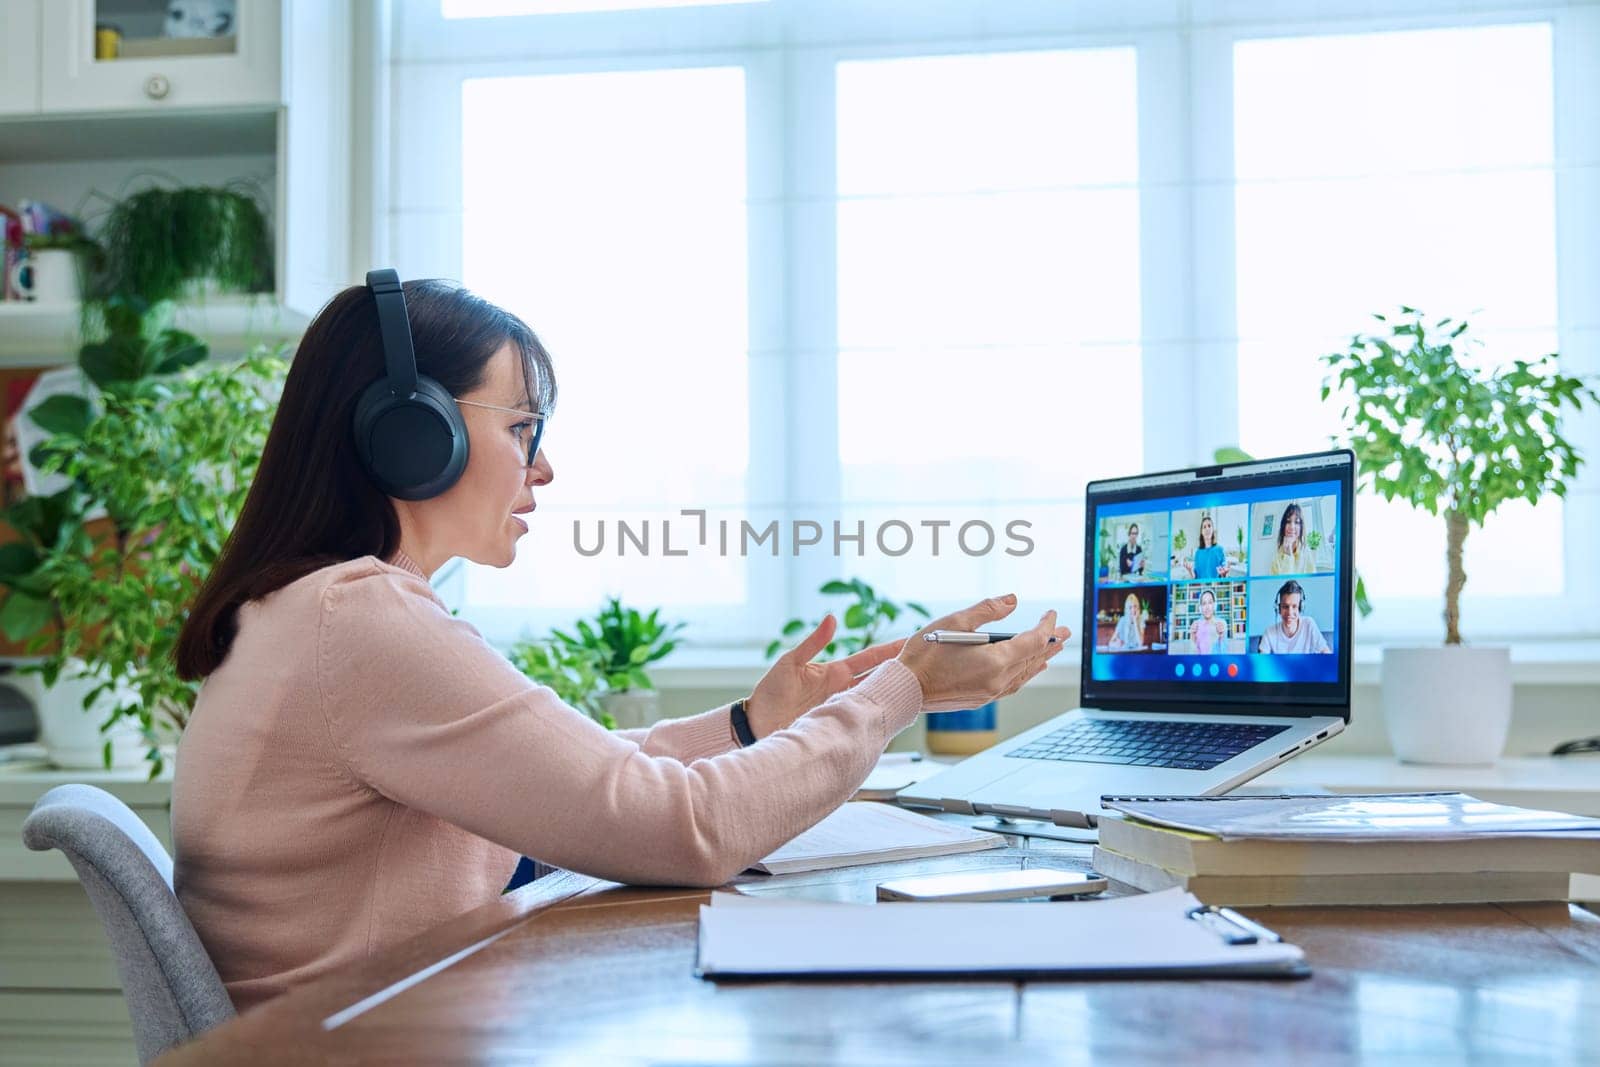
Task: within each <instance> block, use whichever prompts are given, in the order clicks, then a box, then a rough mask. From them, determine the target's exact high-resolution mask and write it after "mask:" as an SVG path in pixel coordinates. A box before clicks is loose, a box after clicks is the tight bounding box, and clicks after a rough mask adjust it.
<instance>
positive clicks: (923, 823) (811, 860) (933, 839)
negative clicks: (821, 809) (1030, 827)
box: [751, 801, 1006, 874]
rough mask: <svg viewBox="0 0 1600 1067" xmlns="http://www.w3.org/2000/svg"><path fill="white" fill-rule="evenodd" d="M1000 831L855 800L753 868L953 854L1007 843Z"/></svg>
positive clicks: (788, 869)
mask: <svg viewBox="0 0 1600 1067" xmlns="http://www.w3.org/2000/svg"><path fill="white" fill-rule="evenodd" d="M1005 843H1006V841H1005V838H1003V837H1001V836H1000V835H999V834H989V833H984V832H983V831H981V830H970V829H968V828H967V827H965V826H962V825H961V824H959V823H952V822H944V821H942V820H939V819H935V818H932V817H931V816H928V815H918V814H917V813H916V812H914V811H907V810H905V809H904V808H896V807H893V806H891V805H888V804H875V803H871V802H864V801H862V802H852V803H848V804H844V805H841V806H840V807H839V809H838V810H837V811H835V812H834V813H833V814H832V815H829V816H828V817H827V818H825V819H823V820H822V821H821V822H819V823H817V824H816V825H815V826H813V827H812V828H811V829H809V830H807V831H805V832H804V833H802V834H800V835H799V836H798V837H796V838H795V839H794V840H792V841H790V842H789V843H788V844H786V845H783V846H782V847H781V848H779V849H778V850H777V851H776V852H774V853H772V855H770V856H768V857H767V858H766V859H764V860H762V861H761V862H760V863H758V864H756V865H755V866H754V867H753V868H751V869H752V870H757V871H761V872H763V873H766V874H793V873H795V872H797V871H820V870H825V869H828V868H831V867H854V866H856V865H858V864H863V863H889V862H891V861H893V860H911V859H921V858H923V857H925V856H948V855H952V854H954V853H958V852H979V851H982V850H983V849H986V848H1002V847H1004V845H1005Z"/></svg>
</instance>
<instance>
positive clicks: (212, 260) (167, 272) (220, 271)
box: [100, 187, 272, 303]
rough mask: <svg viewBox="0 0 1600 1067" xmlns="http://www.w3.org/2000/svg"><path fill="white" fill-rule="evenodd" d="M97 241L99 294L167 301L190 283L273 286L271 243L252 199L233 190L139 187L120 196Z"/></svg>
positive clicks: (237, 287) (256, 289) (255, 287)
mask: <svg viewBox="0 0 1600 1067" xmlns="http://www.w3.org/2000/svg"><path fill="white" fill-rule="evenodd" d="M101 239H102V241H103V243H104V246H105V253H106V254H105V270H104V277H103V278H102V279H101V285H100V288H101V291H103V292H108V293H116V294H128V295H135V296H138V297H141V298H142V299H144V300H147V301H149V302H151V303H155V302H157V301H162V300H173V299H176V298H177V297H179V296H181V295H182V294H183V289H184V286H185V285H186V284H187V283H189V282H192V281H196V280H201V279H210V280H212V281H215V282H216V283H217V284H218V285H219V286H221V287H222V288H223V289H227V290H235V291H240V292H266V291H269V290H271V288H272V241H271V238H270V236H269V233H268V228H267V220H266V216H265V214H264V213H263V212H262V210H261V206H260V204H258V203H257V201H256V199H255V197H254V196H252V195H249V194H247V193H245V192H243V191H239V190H235V189H217V188H206V187H192V188H179V189H146V190H144V191H143V192H139V193H135V194H134V195H132V196H130V197H127V198H126V199H124V200H120V201H118V202H117V204H116V205H115V206H114V207H113V208H112V209H111V213H110V215H109V216H108V218H107V219H106V222H105V226H104V229H103V230H102V231H101Z"/></svg>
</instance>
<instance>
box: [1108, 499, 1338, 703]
mask: <svg viewBox="0 0 1600 1067" xmlns="http://www.w3.org/2000/svg"><path fill="white" fill-rule="evenodd" d="M1309 497H1332V498H1333V508H1334V513H1333V530H1334V531H1339V530H1341V529H1342V526H1343V521H1344V515H1343V509H1344V507H1345V501H1344V499H1343V498H1342V496H1341V495H1340V483H1339V482H1337V481H1314V482H1301V483H1293V484H1287V485H1274V486H1268V487H1265V488H1257V489H1240V490H1234V491H1222V492H1209V493H1197V494H1194V495H1191V496H1172V497H1160V498H1144V499H1138V500H1127V501H1122V502H1119V503H1113V504H1104V505H1100V506H1098V507H1096V509H1095V518H1094V524H1093V526H1092V527H1091V528H1092V529H1094V530H1096V531H1098V530H1099V529H1100V528H1101V525H1102V524H1103V523H1105V522H1106V521H1107V520H1114V519H1115V518H1117V517H1118V516H1133V515H1137V516H1149V515H1159V514H1162V513H1165V515H1166V516H1167V520H1168V526H1169V528H1170V523H1171V518H1172V515H1173V514H1174V513H1176V512H1184V511H1193V510H1196V509H1206V510H1212V509H1216V508H1221V507H1224V506H1227V505H1238V504H1244V505H1251V504H1255V503H1258V502H1262V501H1285V500H1291V499H1292V500H1300V499H1305V498H1309ZM1247 532H1248V534H1249V536H1248V539H1247V542H1246V544H1247V551H1248V553H1249V556H1250V558H1249V559H1248V560H1247V563H1246V574H1243V575H1238V576H1230V578H1229V579H1227V580H1228V581H1245V582H1247V583H1248V584H1249V586H1250V597H1249V602H1250V604H1251V605H1252V606H1251V609H1250V612H1249V615H1248V618H1247V622H1248V632H1247V639H1246V646H1247V649H1248V648H1249V647H1250V646H1251V645H1252V644H1253V642H1254V640H1255V639H1256V638H1258V637H1259V634H1260V632H1261V630H1262V629H1263V628H1264V627H1265V626H1266V625H1270V624H1271V623H1273V622H1276V621H1277V616H1276V615H1275V614H1270V613H1267V614H1264V613H1263V611H1262V610H1261V608H1260V607H1259V605H1260V604H1263V603H1264V604H1267V605H1270V604H1271V603H1272V600H1273V596H1274V594H1275V593H1276V590H1277V588H1278V587H1279V586H1280V585H1281V584H1282V583H1284V582H1285V581H1287V580H1289V578H1290V577H1291V576H1289V575H1273V576H1268V575H1264V574H1260V573H1253V572H1257V571H1258V566H1257V564H1256V560H1255V553H1256V551H1257V549H1256V547H1255V542H1256V536H1255V535H1256V533H1257V531H1253V530H1252V531H1247ZM1163 543H1165V542H1163ZM1118 547H1120V546H1119V545H1117V544H1116V543H1113V544H1112V548H1113V551H1115V550H1116V549H1117V548H1118ZM1191 547H1192V546H1191ZM1224 547H1225V548H1226V547H1228V546H1227V545H1226V544H1224ZM1167 551H1168V552H1170V544H1169V545H1168V546H1167ZM1331 555H1332V559H1333V569H1332V570H1321V571H1317V572H1315V575H1314V576H1313V577H1312V581H1313V582H1315V583H1316V585H1317V586H1319V587H1320V586H1324V585H1325V584H1331V586H1332V589H1333V590H1334V591H1335V593H1334V595H1333V596H1331V597H1329V596H1327V595H1325V594H1323V591H1322V589H1321V588H1318V589H1317V594H1318V595H1317V596H1316V597H1315V598H1314V599H1315V600H1316V601H1317V602H1318V606H1317V609H1316V611H1315V612H1312V611H1307V613H1306V614H1307V617H1310V618H1313V619H1314V620H1315V622H1316V624H1317V627H1318V628H1319V629H1320V630H1321V632H1322V634H1323V635H1324V637H1325V638H1326V640H1327V642H1328V644H1329V645H1330V646H1331V647H1332V648H1333V654H1331V655H1315V654H1306V655H1284V654H1277V655H1261V654H1255V653H1252V652H1250V651H1248V650H1247V651H1245V652H1243V653H1220V654H1218V653H1214V654H1209V655H1200V654H1179V653H1174V652H1169V651H1165V650H1162V651H1157V652H1105V651H1101V650H1100V649H1099V648H1098V647H1096V648H1095V651H1094V653H1093V656H1092V659H1091V672H1092V676H1093V678H1094V679H1095V680H1097V681H1108V682H1115V681H1129V682H1135V681H1143V682H1168V683H1172V682H1186V681H1203V682H1212V683H1230V682H1231V683H1285V684H1287V683H1304V682H1310V683H1335V682H1337V681H1338V680H1339V661H1340V659H1341V656H1340V655H1339V652H1340V649H1339V648H1338V646H1337V635H1338V633H1339V630H1340V623H1341V621H1342V620H1341V619H1340V617H1339V598H1338V596H1337V592H1336V591H1337V590H1338V589H1339V588H1340V587H1341V583H1342V580H1343V575H1342V573H1341V572H1340V562H1341V557H1342V553H1341V552H1338V551H1335V552H1332V553H1331ZM1093 558H1094V559H1095V560H1096V561H1098V560H1099V559H1100V552H1099V545H1098V544H1097V545H1096V551H1095V553H1094V556H1093ZM1151 562H1152V567H1151V568H1147V573H1151V577H1149V578H1136V579H1134V580H1132V581H1117V580H1111V581H1106V580H1102V578H1101V577H1100V576H1099V575H1098V572H1097V576H1096V580H1095V585H1094V594H1092V595H1096V596H1098V594H1100V593H1101V592H1102V591H1106V592H1110V591H1113V590H1114V591H1116V592H1117V593H1118V594H1124V595H1125V594H1126V593H1127V592H1128V591H1139V590H1141V589H1148V590H1154V589H1157V588H1161V587H1164V588H1165V595H1164V596H1160V597H1158V598H1157V599H1159V600H1161V601H1163V602H1164V607H1165V612H1166V620H1167V625H1168V627H1169V630H1170V628H1171V620H1172V611H1173V608H1172V604H1173V600H1174V592H1175V590H1176V589H1177V588H1178V587H1179V586H1182V585H1190V584H1205V583H1204V582H1203V581H1202V580H1200V579H1187V578H1174V577H1173V576H1171V575H1170V574H1168V573H1167V572H1168V565H1167V561H1166V560H1165V559H1162V560H1159V561H1151ZM1152 572H1153V573H1152ZM1328 579H1331V582H1329V581H1328ZM1299 580H1300V581H1302V583H1304V582H1305V576H1302V577H1300V578H1299ZM1266 583H1270V589H1265V590H1263V589H1261V588H1259V587H1260V586H1261V585H1264V584H1266ZM1141 599H1143V598H1141ZM1330 601H1331V606H1327V605H1329V603H1330ZM1084 636H1085V642H1086V643H1087V644H1091V647H1094V646H1095V644H1096V642H1095V635H1094V634H1092V633H1091V634H1085V635H1084ZM1166 636H1167V641H1166V642H1165V643H1166V644H1169V645H1170V644H1172V643H1173V641H1172V635H1171V634H1170V633H1169V634H1168V635H1166ZM1230 668H1231V670H1230Z"/></svg>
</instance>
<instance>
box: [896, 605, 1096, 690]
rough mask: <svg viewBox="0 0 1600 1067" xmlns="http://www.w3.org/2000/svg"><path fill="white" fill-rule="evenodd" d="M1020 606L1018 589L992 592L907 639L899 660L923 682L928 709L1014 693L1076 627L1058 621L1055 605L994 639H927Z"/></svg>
mask: <svg viewBox="0 0 1600 1067" xmlns="http://www.w3.org/2000/svg"><path fill="white" fill-rule="evenodd" d="M1016 606H1017V598H1016V596H1015V595H1007V596H1003V597H990V598H989V599H988V600H981V601H979V602H978V603H976V604H974V605H972V607H970V608H965V609H963V610H961V611H958V612H955V613H954V614H951V615H946V616H945V617H944V618H942V619H935V620H934V621H933V622H930V623H929V624H928V625H927V626H925V627H923V628H922V630H920V631H918V632H917V634H916V635H915V636H913V637H911V638H910V639H909V640H907V641H906V644H905V647H904V648H903V649H901V650H900V662H901V663H903V664H905V666H906V667H907V669H909V670H910V671H911V673H912V674H915V675H916V676H917V680H918V681H919V682H921V683H922V708H923V710H924V711H960V710H962V709H964V708H975V707H977V706H978V705H980V704H986V703H988V702H989V701H991V700H996V699H998V698H1000V697H1004V696H1010V695H1011V694H1012V693H1015V692H1016V691H1017V690H1018V689H1021V688H1022V687H1023V686H1024V685H1026V684H1027V683H1028V681H1029V680H1030V679H1032V678H1033V677H1034V676H1035V675H1037V674H1039V673H1040V672H1041V671H1043V670H1044V669H1045V667H1046V666H1047V665H1048V664H1049V662H1050V659H1051V657H1053V656H1055V655H1056V654H1057V653H1058V652H1060V651H1061V649H1062V648H1063V647H1065V642H1066V640H1067V638H1069V637H1071V636H1072V631H1071V630H1069V629H1067V628H1066V627H1065V626H1057V625H1056V613H1055V612H1054V611H1047V612H1045V613H1044V616H1043V617H1042V618H1040V619H1039V624H1038V625H1037V626H1035V627H1034V628H1033V629H1031V630H1029V631H1027V632H1026V633H1020V634H1018V635H1017V636H1016V637H1013V638H1012V639H1011V640H1009V641H997V642H995V643H994V644H992V645H939V644H934V643H932V642H929V641H924V640H923V639H922V635H923V634H924V633H926V632H928V631H929V630H976V629H978V628H979V627H980V626H983V625H985V624H986V623H991V622H995V621H996V620H999V619H1003V618H1005V617H1006V616H1007V615H1010V614H1011V612H1012V611H1013V610H1015V608H1016ZM1052 637H1054V638H1055V639H1056V640H1055V643H1054V644H1052V643H1051V642H1050V638H1052Z"/></svg>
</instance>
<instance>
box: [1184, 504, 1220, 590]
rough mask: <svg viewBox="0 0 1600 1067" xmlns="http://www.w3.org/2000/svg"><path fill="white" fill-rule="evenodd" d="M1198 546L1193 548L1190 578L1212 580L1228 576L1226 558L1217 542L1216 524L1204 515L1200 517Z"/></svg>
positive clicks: (1208, 516)
mask: <svg viewBox="0 0 1600 1067" xmlns="http://www.w3.org/2000/svg"><path fill="white" fill-rule="evenodd" d="M1199 541H1200V547H1198V548H1196V549H1195V550H1194V572H1193V573H1192V574H1190V575H1189V577H1191V578H1199V579H1201V580H1202V581H1212V580H1214V579H1217V578H1226V577H1227V576H1228V560H1227V557H1226V556H1224V555H1223V553H1222V546H1221V545H1219V544H1217V524H1216V523H1214V522H1212V521H1211V516H1210V515H1206V516H1203V517H1202V518H1201V519H1200V538H1199Z"/></svg>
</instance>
